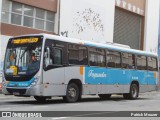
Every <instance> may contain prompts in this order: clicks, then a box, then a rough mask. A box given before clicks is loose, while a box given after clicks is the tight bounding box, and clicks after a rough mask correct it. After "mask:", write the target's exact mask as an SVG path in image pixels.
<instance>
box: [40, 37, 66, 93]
mask: <svg viewBox="0 0 160 120" xmlns="http://www.w3.org/2000/svg"><path fill="white" fill-rule="evenodd" d="M63 47H64V45H60V44H59V43H56V42H55V41H54V40H46V43H45V48H44V59H43V68H44V71H43V84H44V85H45V86H48V91H49V92H47V94H49V95H50V94H54V95H56V94H57V95H61V94H62V95H64V91H65V89H64V88H65V87H64V73H65V72H64V67H63V51H64V50H63Z"/></svg>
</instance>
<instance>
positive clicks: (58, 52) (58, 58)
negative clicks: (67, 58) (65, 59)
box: [52, 48, 62, 65]
mask: <svg viewBox="0 0 160 120" xmlns="http://www.w3.org/2000/svg"><path fill="white" fill-rule="evenodd" d="M52 57H53V58H52V61H53V62H52V63H53V64H55V65H62V49H59V48H54V49H53V52H52Z"/></svg>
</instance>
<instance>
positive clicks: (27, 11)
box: [1, 0, 55, 32]
mask: <svg viewBox="0 0 160 120" xmlns="http://www.w3.org/2000/svg"><path fill="white" fill-rule="evenodd" d="M2 2H3V3H2V4H3V5H4V6H2V13H1V14H2V22H3V23H9V24H15V25H21V26H26V27H30V28H36V29H40V30H45V31H50V32H54V22H55V13H54V12H51V11H47V10H44V9H40V8H36V7H32V6H28V5H24V4H21V3H17V2H12V1H9V0H3V1H2Z"/></svg>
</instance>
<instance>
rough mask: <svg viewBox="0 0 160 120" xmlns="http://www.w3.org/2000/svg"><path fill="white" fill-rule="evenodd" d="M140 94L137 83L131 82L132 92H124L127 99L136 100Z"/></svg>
mask: <svg viewBox="0 0 160 120" xmlns="http://www.w3.org/2000/svg"><path fill="white" fill-rule="evenodd" d="M138 95H139V89H138V86H137V84H134V83H133V84H131V87H130V92H129V93H125V94H123V97H124V98H125V99H130V100H135V99H137V98H138Z"/></svg>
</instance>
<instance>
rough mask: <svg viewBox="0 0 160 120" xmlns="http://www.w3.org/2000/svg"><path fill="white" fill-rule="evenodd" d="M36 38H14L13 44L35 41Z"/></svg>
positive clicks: (36, 40)
mask: <svg viewBox="0 0 160 120" xmlns="http://www.w3.org/2000/svg"><path fill="white" fill-rule="evenodd" d="M36 42H38V38H26V39H16V40H13V42H12V43H13V44H26V43H36Z"/></svg>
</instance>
